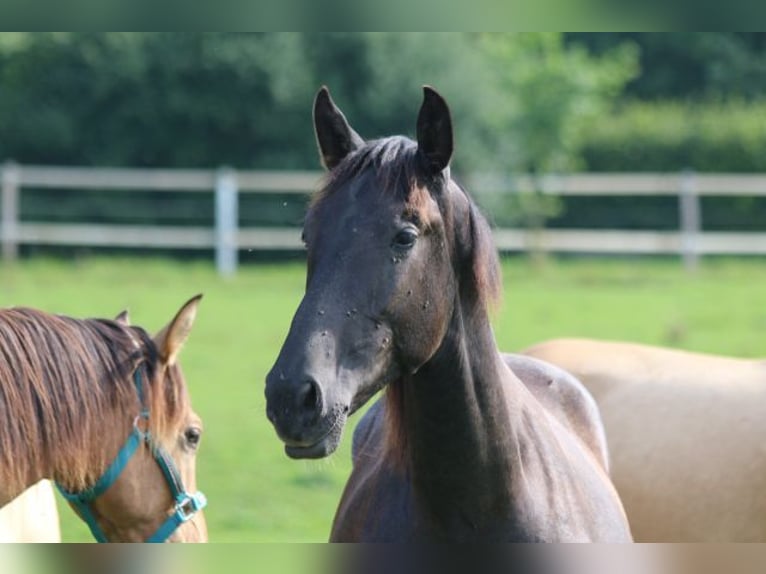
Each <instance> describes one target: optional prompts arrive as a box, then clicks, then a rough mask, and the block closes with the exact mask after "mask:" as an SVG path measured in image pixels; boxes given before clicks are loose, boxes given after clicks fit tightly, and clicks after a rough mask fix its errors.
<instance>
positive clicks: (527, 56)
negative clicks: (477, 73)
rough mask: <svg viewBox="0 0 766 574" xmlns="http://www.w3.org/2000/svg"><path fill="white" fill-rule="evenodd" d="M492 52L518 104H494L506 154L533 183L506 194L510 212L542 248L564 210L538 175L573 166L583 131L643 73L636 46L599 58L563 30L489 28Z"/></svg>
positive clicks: (487, 40) (503, 82) (494, 117)
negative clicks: (570, 41) (569, 41)
mask: <svg viewBox="0 0 766 574" xmlns="http://www.w3.org/2000/svg"><path fill="white" fill-rule="evenodd" d="M482 39H483V46H484V49H485V50H486V54H487V56H488V58H489V59H490V61H491V62H493V64H494V69H495V71H496V76H497V78H498V82H499V84H500V89H501V90H502V91H503V92H506V93H507V94H509V98H508V99H509V101H511V102H512V104H511V105H506V106H497V107H492V108H490V111H491V116H492V117H490V118H488V119H489V121H490V122H491V124H492V125H493V126H495V127H496V131H495V132H494V135H495V137H496V138H497V146H496V149H497V150H498V153H499V154H502V155H504V156H505V157H506V158H508V161H507V163H508V164H509V165H512V166H513V167H514V169H515V170H516V171H520V172H526V173H527V174H529V176H530V177H531V179H532V185H533V189H532V191H531V193H528V194H516V195H514V196H508V195H504V196H502V198H500V199H499V200H498V201H499V202H500V203H501V204H503V203H505V205H504V206H503V205H500V206H498V207H501V208H504V209H503V211H506V212H507V211H509V210H515V211H517V212H518V214H519V218H520V219H521V220H522V222H524V223H525V224H526V226H527V227H528V228H529V229H530V230H531V231H532V234H531V235H532V239H533V243H534V246H535V250H534V251H535V252H536V253H537V254H538V255H539V254H540V248H541V245H540V230H541V229H542V228H543V227H544V224H545V220H546V219H548V218H549V217H552V216H554V215H556V214H557V213H558V211H559V210H560V204H559V202H557V201H555V198H553V197H552V196H548V195H545V194H544V193H543V190H542V188H541V185H540V180H539V176H540V175H542V174H546V173H551V172H555V171H561V170H564V169H570V168H572V167H573V166H575V165H576V164H577V162H578V150H579V147H580V143H581V141H582V137H583V135H584V134H585V131H586V130H587V128H588V126H589V125H590V124H591V122H594V121H598V119H599V117H600V116H601V115H602V114H604V113H605V112H606V111H607V110H608V109H609V107H610V106H611V105H613V103H614V101H615V99H616V98H617V96H618V95H619V94H620V92H621V91H622V89H623V88H624V86H625V84H626V83H627V82H628V81H629V80H630V79H631V78H632V77H633V76H634V75H635V74H636V72H637V52H636V49H635V47H634V46H632V45H630V44H622V45H620V46H618V47H617V48H615V49H613V50H611V51H609V52H607V53H604V54H603V55H601V56H600V57H593V56H591V55H590V54H588V52H587V51H586V50H585V49H584V48H582V47H579V46H570V47H568V48H567V47H566V46H565V44H564V41H563V36H562V35H561V34H558V33H534V34H502V35H500V34H487V35H485V36H483V38H482Z"/></svg>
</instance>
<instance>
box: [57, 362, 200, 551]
mask: <svg viewBox="0 0 766 574" xmlns="http://www.w3.org/2000/svg"><path fill="white" fill-rule="evenodd" d="M133 382H134V383H135V385H136V391H137V392H138V399H139V401H140V403H141V407H142V408H141V414H139V415H138V416H137V417H136V418H135V420H134V421H133V431H132V432H131V433H130V436H129V437H128V440H127V441H126V442H125V445H124V446H123V447H122V448H121V449H120V452H118V453H117V457H116V458H115V459H114V460H113V461H112V464H110V465H109V467H108V468H107V469H106V470H105V471H104V474H102V475H101V478H99V479H98V480H97V481H96V483H95V484H94V485H93V486H91V487H90V488H88V489H87V490H83V491H81V492H69V491H67V490H64V488H63V487H62V486H61V485H60V484H58V483H56V487H57V488H58V490H59V492H60V493H61V494H62V495H63V497H64V498H66V499H67V500H68V501H69V503H70V504H71V505H72V506H74V507H75V508H76V509H77V511H78V512H79V513H80V516H81V517H82V519H83V520H84V521H85V523H86V524H87V525H88V527H89V528H90V531H91V533H92V534H93V537H94V538H95V539H96V540H97V541H98V542H109V541H108V540H107V538H106V535H105V534H104V531H103V530H101V527H100V526H99V525H98V523H97V522H96V518H95V516H94V515H93V511H92V510H91V508H90V505H91V503H92V502H93V501H94V500H95V499H96V498H98V497H99V496H101V495H102V494H104V493H105V492H106V491H107V490H108V489H109V487H110V486H112V484H114V481H115V480H117V477H119V476H120V474H122V471H123V470H125V466H126V465H127V464H128V461H129V460H130V459H131V458H132V457H133V455H134V454H135V453H136V450H138V447H139V446H141V444H142V443H146V444H147V446H148V447H149V449H150V450H151V451H152V455H153V456H154V460H156V461H157V464H158V465H159V466H160V470H162V474H163V475H164V476H165V480H166V481H167V483H168V486H169V487H170V493H171V494H172V495H173V500H174V501H175V504H174V506H173V513H172V514H171V515H170V516H168V518H167V520H165V522H163V523H162V524H161V525H160V527H159V528H158V529H157V531H156V532H155V533H154V534H152V535H151V536H150V537H149V538H148V539H147V540H146V542H165V541H167V539H168V538H170V536H171V535H172V534H173V533H174V532H175V531H176V530H177V529H178V527H179V526H181V525H182V524H184V523H185V522H188V521H189V520H191V518H192V517H193V516H194V515H195V514H196V513H197V512H199V511H200V510H202V509H203V508H205V506H207V499H206V498H205V495H204V494H202V493H201V492H196V493H194V494H190V493H189V492H187V491H186V490H185V489H184V486H183V481H182V480H181V474H180V473H179V472H178V469H177V468H176V465H175V464H174V463H173V459H172V458H171V457H170V455H169V454H168V452H167V451H166V450H165V449H164V448H162V447H161V446H160V445H158V444H156V443H155V442H154V440H153V439H152V437H151V435H150V433H149V432H148V431H143V430H141V429H140V428H139V421H141V420H145V421H146V420H149V409H148V408H147V407H146V404H145V403H144V389H143V381H142V380H141V373H140V370H139V369H136V371H135V373H134V375H133Z"/></svg>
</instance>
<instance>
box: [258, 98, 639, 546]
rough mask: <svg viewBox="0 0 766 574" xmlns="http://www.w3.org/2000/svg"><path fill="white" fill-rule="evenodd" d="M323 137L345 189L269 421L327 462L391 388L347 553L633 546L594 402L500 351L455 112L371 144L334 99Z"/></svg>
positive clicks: (354, 497) (312, 237)
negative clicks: (361, 549)
mask: <svg viewBox="0 0 766 574" xmlns="http://www.w3.org/2000/svg"><path fill="white" fill-rule="evenodd" d="M314 124H315V130H316V136H317V141H318V144H319V149H320V152H321V156H322V160H323V162H324V165H325V166H326V167H327V168H328V169H329V175H328V179H327V182H326V185H325V186H324V188H323V189H322V190H321V191H320V192H319V193H318V194H317V196H316V197H315V198H314V200H313V202H312V204H311V207H310V209H309V211H308V214H307V216H306V221H305V226H304V231H303V233H304V241H305V243H306V247H307V250H308V273H307V283H306V293H305V296H304V298H303V300H302V302H301V304H300V306H299V308H298V310H297V312H296V314H295V317H294V318H293V322H292V325H291V327H290V332H289V334H288V335H287V339H286V341H285V343H284V346H283V348H282V350H281V352H280V354H279V357H278V359H277V361H276V364H275V365H274V367H273V368H272V370H271V372H270V373H269V374H268V377H267V381H266V397H267V416H268V418H269V419H270V420H271V422H272V423H273V424H274V427H275V428H276V431H277V433H278V435H279V437H280V438H281V439H282V441H283V442H284V443H285V449H286V452H287V454H288V455H289V456H290V457H293V458H318V457H324V456H327V455H329V454H330V453H332V452H333V451H334V450H335V448H336V447H337V445H338V443H339V441H340V437H341V433H342V431H343V428H344V426H345V423H346V420H347V417H348V416H349V415H350V414H351V413H353V412H354V411H355V410H357V409H358V408H359V407H361V406H362V405H363V404H364V403H365V402H366V401H367V400H369V399H370V397H372V396H373V395H374V394H375V393H376V392H377V391H379V390H381V389H383V388H384V387H386V388H387V391H386V395H385V397H384V398H383V399H381V402H379V403H378V404H376V405H375V406H374V407H373V408H372V409H371V410H370V411H369V412H368V414H367V415H366V417H365V418H364V419H363V420H362V422H361V423H360V425H359V427H358V428H357V431H356V433H355V436H354V468H353V471H352V474H351V477H350V479H349V481H348V484H347V485H346V489H345V492H344V494H343V498H342V500H341V502H340V506H339V508H338V512H337V515H336V517H335V522H334V525H333V530H332V535H331V539H332V540H333V541H409V540H482V541H629V540H630V532H629V529H628V525H627V522H626V519H625V515H624V512H623V509H622V505H621V503H620V501H619V499H618V497H617V495H616V492H615V490H614V488H613V486H612V484H611V482H610V480H609V477H608V473H607V463H606V455H605V447H604V444H603V431H602V428H601V422H600V419H599V416H598V412H597V411H596V410H595V407H594V404H593V402H592V400H591V399H590V397H589V396H588V395H587V393H586V392H585V391H584V389H583V388H582V387H581V386H580V385H579V383H578V382H577V381H576V380H574V379H573V378H572V377H569V376H568V375H565V374H564V373H563V372H561V371H559V370H557V369H555V368H553V367H549V366H547V365H545V364H544V363H541V362H536V361H534V360H530V359H527V358H522V357H503V356H502V355H501V354H500V353H499V352H498V350H497V347H496V344H495V341H494V337H493V333H492V329H491V327H490V322H489V317H488V305H489V304H490V303H491V302H492V301H493V300H495V299H496V298H497V297H498V296H499V291H500V276H499V271H498V261H497V254H496V251H495V249H494V246H493V243H492V239H491V235H490V230H489V227H488V225H487V223H486V222H485V220H484V218H483V217H482V216H481V215H480V213H479V211H478V209H477V208H476V206H475V205H474V203H473V202H472V201H471V199H470V198H469V196H468V195H467V194H466V192H465V191H464V190H463V189H461V188H460V187H459V186H458V185H457V184H455V183H454V181H453V180H452V179H451V177H450V171H449V163H450V159H451V156H452V151H453V135H452V122H451V119H450V113H449V110H448V107H447V104H446V102H445V101H444V100H443V99H442V98H441V96H439V95H438V94H437V93H436V92H435V91H434V90H432V89H431V88H425V97H424V101H423V104H422V107H421V109H420V114H419V116H418V121H417V142H414V141H412V140H410V139H407V138H404V137H390V138H386V139H381V140H374V141H370V142H364V141H363V140H362V138H361V137H359V135H357V134H356V132H355V131H354V130H353V129H352V128H351V127H350V126H349V124H348V123H347V121H346V119H345V117H344V116H343V114H342V113H341V111H340V110H339V109H338V108H337V107H336V106H335V104H334V103H333V102H332V99H331V98H330V96H329V92H328V91H327V89H326V88H323V89H322V90H320V91H319V93H318V95H317V97H316V100H315V103H314Z"/></svg>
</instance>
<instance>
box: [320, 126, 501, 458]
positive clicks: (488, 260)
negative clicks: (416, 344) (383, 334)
mask: <svg viewBox="0 0 766 574" xmlns="http://www.w3.org/2000/svg"><path fill="white" fill-rule="evenodd" d="M417 151H418V144H417V143H416V142H415V141H413V140H411V139H409V138H406V137H402V136H393V137H388V138H384V139H379V140H372V141H369V142H367V143H366V144H365V145H364V146H363V147H361V148H360V149H358V150H356V151H355V152H353V153H351V154H350V155H349V156H348V157H346V158H345V159H344V160H343V161H342V162H341V163H340V164H339V165H338V166H336V167H335V168H334V169H333V170H331V171H330V172H329V173H328V175H327V179H326V181H325V183H324V186H323V187H322V188H321V189H320V191H319V192H318V193H317V194H315V196H314V198H313V201H312V204H311V209H315V208H316V207H317V206H318V205H320V204H321V202H322V201H323V200H324V199H325V198H326V197H328V196H329V195H331V194H332V193H334V192H335V191H336V190H338V189H340V188H341V187H343V186H345V185H347V184H349V183H351V182H352V180H354V179H356V178H360V177H362V176H363V175H364V174H365V173H366V172H367V171H368V170H370V171H372V173H373V174H374V176H375V178H376V181H377V183H378V185H379V188H380V192H382V193H387V194H392V195H393V197H395V198H397V199H400V200H405V201H406V200H407V199H408V197H409V196H410V194H411V193H412V191H413V189H418V188H420V189H423V188H427V189H428V190H429V191H430V192H431V193H432V195H433V196H434V197H435V198H436V201H437V203H438V205H439V210H440V212H441V214H442V217H443V219H444V222H445V225H446V231H447V237H448V238H451V240H452V242H453V243H454V245H452V252H453V259H454V261H453V264H454V266H455V271H456V273H457V274H458V275H459V283H460V285H461V288H462V289H463V291H464V294H467V295H468V296H469V298H470V299H473V301H475V302H476V304H477V307H476V308H475V309H473V310H472V311H473V312H483V313H487V312H488V310H489V307H490V306H492V305H493V304H494V303H496V302H497V301H499V299H500V296H501V291H502V278H501V275H500V265H499V260H498V256H497V250H496V249H495V246H494V243H493V241H492V232H491V229H490V227H489V224H488V223H487V220H486V219H485V218H484V216H483V215H482V214H481V212H480V211H479V209H478V207H477V206H476V204H475V203H474V201H473V200H472V199H471V197H470V195H469V194H468V192H467V191H466V190H465V189H463V188H462V187H461V186H460V185H458V184H457V183H455V182H454V181H453V180H451V179H450V177H449V175H447V176H446V177H443V176H439V177H433V176H431V177H429V176H426V175H424V167H423V163H422V161H421V160H420V157H419V156H418V153H417ZM447 173H448V172H447ZM452 200H456V201H453V202H452V203H458V202H459V203H460V205H459V206H458V205H450V202H451V201H452ZM458 213H459V214H460V215H461V217H460V221H456V214H458ZM468 335H469V336H470V333H469V334H468ZM405 384H406V382H405V381H403V380H398V381H395V382H393V383H391V384H389V385H388V388H387V390H386V425H385V427H386V433H385V435H386V436H385V450H386V453H387V455H388V456H389V457H391V459H392V460H394V461H396V462H397V463H399V464H400V466H401V465H403V464H406V462H407V461H406V453H407V437H406V435H405V432H404V428H405V426H404V409H405V401H404V388H403V387H404V385H405Z"/></svg>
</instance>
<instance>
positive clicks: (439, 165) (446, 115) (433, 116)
mask: <svg viewBox="0 0 766 574" xmlns="http://www.w3.org/2000/svg"><path fill="white" fill-rule="evenodd" d="M417 130H418V153H419V154H420V155H421V156H422V157H423V159H424V160H425V161H426V165H427V167H428V169H429V170H430V171H431V173H432V174H437V173H439V172H440V171H442V170H443V169H444V168H446V167H447V166H448V165H449V162H450V159H451V158H452V150H453V145H452V118H451V117H450V112H449V107H448V106H447V102H446V101H445V100H444V98H442V97H441V96H440V95H439V94H438V92H437V91H436V90H434V89H433V88H432V87H430V86H423V104H422V105H421V106H420V113H418V127H417Z"/></svg>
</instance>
